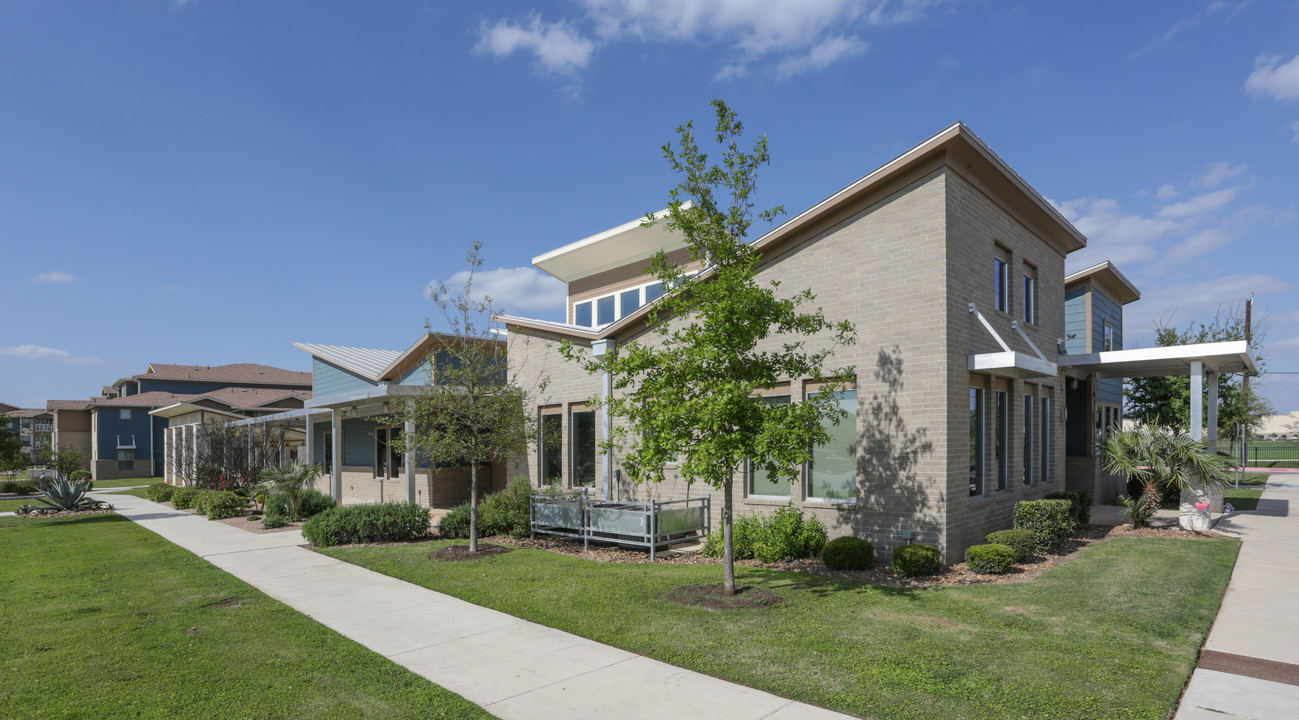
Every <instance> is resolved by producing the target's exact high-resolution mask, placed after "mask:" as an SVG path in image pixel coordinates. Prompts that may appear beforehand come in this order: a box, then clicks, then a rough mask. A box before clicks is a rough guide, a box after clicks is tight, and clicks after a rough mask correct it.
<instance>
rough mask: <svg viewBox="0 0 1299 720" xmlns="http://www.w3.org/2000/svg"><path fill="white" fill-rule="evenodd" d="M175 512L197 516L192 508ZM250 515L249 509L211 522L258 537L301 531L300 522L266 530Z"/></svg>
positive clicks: (260, 521)
mask: <svg viewBox="0 0 1299 720" xmlns="http://www.w3.org/2000/svg"><path fill="white" fill-rule="evenodd" d="M158 504H159V505H165V506H167V507H169V508H171V509H172V510H176V508H175V507H174V506H173V505H172V504H171V503H170V502H163V503H158ZM177 512H183V513H189V514H190V515H197V514H198V511H197V510H195V509H194V508H185V509H184V510H177ZM252 513H253V511H252V510H251V509H245V510H244V511H243V512H242V513H240V514H239V515H238V516H237V517H232V518H221V519H220V520H213V521H212V522H219V523H221V524H222V525H229V526H231V527H237V528H239V529H240V530H247V531H248V532H250V533H257V534H258V535H266V534H268V533H277V532H288V531H289V530H301V529H302V521H298V522H295V523H289V524H288V525H285V526H284V527H277V528H268V527H264V526H263V525H262V518H260V517H259V518H257V519H256V520H250V519H249V518H248V516H249V515H251V514H252ZM263 517H265V516H263Z"/></svg>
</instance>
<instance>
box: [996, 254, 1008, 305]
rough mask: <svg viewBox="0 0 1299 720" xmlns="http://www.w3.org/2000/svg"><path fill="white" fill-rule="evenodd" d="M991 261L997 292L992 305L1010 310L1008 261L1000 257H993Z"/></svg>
mask: <svg viewBox="0 0 1299 720" xmlns="http://www.w3.org/2000/svg"><path fill="white" fill-rule="evenodd" d="M992 263H993V271H994V272H995V273H996V277H995V279H994V282H995V283H996V292H997V297H996V299H995V301H994V304H993V307H995V308H996V309H998V310H1000V311H1002V312H1010V263H1008V262H1006V260H1005V259H1004V258H1000V257H998V258H994V259H993V261H992Z"/></svg>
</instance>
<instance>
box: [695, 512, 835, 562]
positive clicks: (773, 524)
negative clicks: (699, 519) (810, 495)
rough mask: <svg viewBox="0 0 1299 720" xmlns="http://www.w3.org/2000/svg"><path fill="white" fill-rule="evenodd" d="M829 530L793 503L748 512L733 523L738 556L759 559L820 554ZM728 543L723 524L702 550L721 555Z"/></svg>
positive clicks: (780, 558) (732, 529) (710, 535)
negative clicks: (763, 511)
mask: <svg viewBox="0 0 1299 720" xmlns="http://www.w3.org/2000/svg"><path fill="white" fill-rule="evenodd" d="M827 536H828V533H827V531H826V529H825V525H823V524H821V521H820V520H817V519H816V516H814V515H809V516H807V517H806V518H805V517H803V512H802V511H801V510H799V509H798V508H796V507H794V505H793V504H792V503H791V504H789V505H786V506H784V507H782V508H780V509H778V510H776V512H775V513H772V514H771V515H760V514H756V513H755V514H753V515H744V516H740V517H737V518H735V520H734V521H733V522H732V524H731V551H732V552H733V553H734V556H735V559H736V560H749V559H756V560H758V561H759V562H764V563H776V562H780V561H781V560H785V559H788V558H805V557H816V556H817V555H819V554H820V553H821V549H822V548H824V547H825V541H826V537H827ZM724 551H725V547H724V544H723V538H722V527H721V526H720V525H717V526H715V527H714V528H713V532H712V533H710V534H709V535H708V539H707V540H706V541H705V542H704V549H703V551H702V553H703V555H704V556H705V557H721V556H722V554H723V552H724Z"/></svg>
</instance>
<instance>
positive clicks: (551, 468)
mask: <svg viewBox="0 0 1299 720" xmlns="http://www.w3.org/2000/svg"><path fill="white" fill-rule="evenodd" d="M563 431H564V416H563V415H561V414H559V413H549V414H546V415H542V416H541V438H540V443H538V444H539V445H540V446H541V458H540V460H541V467H540V475H539V477H540V478H541V484H542V485H558V484H559V483H560V481H561V480H563V473H564V458H563V450H564V445H563V440H562V439H561V437H562V433H563Z"/></svg>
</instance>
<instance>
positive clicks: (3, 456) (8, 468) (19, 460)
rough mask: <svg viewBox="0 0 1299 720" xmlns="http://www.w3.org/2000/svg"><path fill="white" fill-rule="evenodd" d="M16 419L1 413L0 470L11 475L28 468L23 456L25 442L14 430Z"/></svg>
mask: <svg viewBox="0 0 1299 720" xmlns="http://www.w3.org/2000/svg"><path fill="white" fill-rule="evenodd" d="M13 422H14V419H13V418H12V417H10V416H8V415H5V414H3V413H0V470H3V471H4V472H6V473H9V474H10V475H15V474H17V472H18V470H20V469H22V468H25V467H27V458H26V457H25V456H24V455H23V441H22V438H21V437H20V436H19V434H18V432H17V431H16V430H14V429H13Z"/></svg>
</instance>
